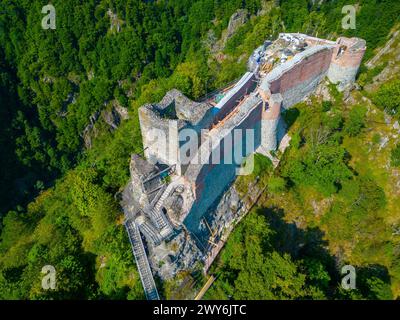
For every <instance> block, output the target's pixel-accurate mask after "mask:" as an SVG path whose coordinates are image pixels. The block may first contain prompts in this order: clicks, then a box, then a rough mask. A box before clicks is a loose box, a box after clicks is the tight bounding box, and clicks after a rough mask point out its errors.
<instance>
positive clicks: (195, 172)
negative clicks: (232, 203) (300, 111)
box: [184, 94, 262, 241]
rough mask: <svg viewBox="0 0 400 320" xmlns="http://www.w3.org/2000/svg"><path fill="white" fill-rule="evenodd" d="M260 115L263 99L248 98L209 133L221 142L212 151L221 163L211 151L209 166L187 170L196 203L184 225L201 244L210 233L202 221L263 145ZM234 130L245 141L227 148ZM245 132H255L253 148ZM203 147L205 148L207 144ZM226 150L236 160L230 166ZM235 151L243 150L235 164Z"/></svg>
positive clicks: (234, 141)
mask: <svg viewBox="0 0 400 320" xmlns="http://www.w3.org/2000/svg"><path fill="white" fill-rule="evenodd" d="M261 112H262V101H261V99H260V98H259V97H258V96H257V95H256V94H253V95H251V96H250V97H248V100H246V102H245V103H244V104H243V105H241V108H240V112H238V114H236V115H235V116H233V117H231V118H230V119H228V120H227V121H226V123H224V125H223V126H221V127H219V128H218V129H217V130H215V131H211V132H210V135H212V136H213V138H214V139H216V141H219V143H218V144H217V145H216V146H215V148H213V149H212V152H219V155H220V164H213V163H212V160H213V159H212V152H211V150H210V152H209V153H208V155H207V157H208V164H197V165H196V164H193V165H190V166H189V168H188V170H187V171H186V174H185V177H186V178H187V179H188V180H189V181H190V182H191V185H192V189H193V190H194V193H195V201H194V203H193V206H192V208H191V210H190V212H189V213H188V216H187V218H186V219H185V220H184V224H185V226H186V227H187V229H188V230H189V231H190V232H191V233H194V234H195V235H196V238H198V239H202V241H203V240H204V241H207V240H206V239H203V238H204V237H206V236H207V232H208V231H207V229H204V227H203V228H202V224H201V223H200V222H201V219H202V218H203V217H204V216H205V213H206V212H208V211H209V210H210V209H211V208H212V207H213V205H214V204H216V203H217V202H218V200H219V198H220V197H221V195H222V194H223V193H224V191H226V189H227V188H228V187H229V186H230V185H231V183H232V182H233V181H234V179H235V177H236V175H237V169H238V167H239V166H240V165H241V164H242V162H243V160H244V159H245V157H246V156H248V155H249V154H251V153H253V152H254V151H255V150H256V149H257V148H258V147H259V145H260V144H261V121H260V120H261ZM235 129H241V131H242V139H233V145H229V146H228V147H227V145H226V144H225V142H226V141H227V140H225V138H226V136H227V134H232V136H233V132H234V130H235ZM246 129H251V130H253V133H254V146H249V145H246V134H245V133H246V131H245V130H246ZM228 141H229V139H228ZM206 143H207V142H206ZM202 147H203V148H204V145H202ZM227 148H229V153H230V155H231V157H232V159H233V161H232V163H231V164H229V163H226V162H227V161H226V160H227V159H225V158H224V157H225V156H226V155H227V154H225V153H224V152H225V151H226V150H227ZM204 149H207V148H204ZM200 150H202V148H200ZM234 150H236V151H237V150H241V151H242V156H241V158H240V159H236V161H235V157H234V154H233V152H234ZM200 152H202V151H200ZM229 153H228V154H229ZM207 157H206V158H207Z"/></svg>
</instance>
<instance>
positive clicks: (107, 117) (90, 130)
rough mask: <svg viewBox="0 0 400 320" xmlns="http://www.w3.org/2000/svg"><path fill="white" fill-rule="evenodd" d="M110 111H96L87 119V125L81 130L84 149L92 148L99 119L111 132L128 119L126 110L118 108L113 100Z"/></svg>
mask: <svg viewBox="0 0 400 320" xmlns="http://www.w3.org/2000/svg"><path fill="white" fill-rule="evenodd" d="M112 105H113V107H112V109H111V111H105V110H104V111H102V112H100V111H96V112H95V113H94V114H93V115H91V116H90V118H89V124H88V125H87V126H86V128H85V129H84V130H83V133H82V137H83V141H84V144H85V148H86V149H90V148H91V147H92V139H93V138H95V137H97V135H98V130H97V129H96V123H97V121H98V120H99V119H100V117H101V119H103V121H104V122H105V123H106V124H108V125H109V127H110V130H111V131H113V130H115V129H117V128H118V126H119V125H120V124H121V121H122V120H126V119H128V118H129V114H128V109H126V108H124V107H122V106H120V105H119V104H118V102H116V101H115V100H114V101H113V102H112Z"/></svg>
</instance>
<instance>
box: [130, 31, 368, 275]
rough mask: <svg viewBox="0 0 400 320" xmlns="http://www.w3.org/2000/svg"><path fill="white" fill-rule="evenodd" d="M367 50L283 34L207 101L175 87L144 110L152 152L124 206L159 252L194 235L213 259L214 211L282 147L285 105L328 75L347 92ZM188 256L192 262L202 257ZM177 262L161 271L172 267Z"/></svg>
mask: <svg viewBox="0 0 400 320" xmlns="http://www.w3.org/2000/svg"><path fill="white" fill-rule="evenodd" d="M365 50H366V43H365V41H364V40H362V39H358V38H344V37H341V38H339V39H337V41H330V40H325V39H319V38H316V37H311V36H308V35H304V34H299V33H293V34H292V33H282V34H280V35H279V38H278V39H277V40H275V41H273V42H272V41H266V42H265V43H264V44H263V45H262V46H260V47H259V48H257V49H256V50H255V51H254V53H253V54H252V55H251V56H250V58H249V61H248V72H246V73H245V74H244V75H243V76H242V78H241V79H240V80H238V81H237V82H236V83H235V84H233V85H230V86H229V87H227V88H225V89H222V90H220V91H219V92H217V93H215V94H214V95H212V96H208V97H207V100H205V101H202V102H196V101H192V100H190V99H189V98H188V97H186V96H185V95H184V94H182V93H181V92H180V91H178V90H176V89H174V90H171V91H169V92H168V93H167V94H166V95H165V96H164V97H163V99H162V100H161V101H160V102H158V103H153V104H146V105H144V106H142V107H140V108H139V121H140V129H141V132H142V137H143V146H144V156H145V159H142V158H141V157H138V156H133V157H132V160H131V181H130V183H129V184H128V186H127V188H126V190H125V192H124V199H125V200H124V210H125V213H126V214H125V215H126V217H127V219H128V220H132V219H133V220H134V221H135V223H136V224H137V225H138V226H139V228H138V230H140V232H141V233H142V234H143V235H144V236H145V237H146V239H147V240H148V241H149V243H150V244H152V245H151V246H152V250H156V248H157V247H158V246H159V245H160V244H161V243H162V242H163V241H164V240H166V239H169V241H174V240H171V239H178V238H179V239H182V238H183V237H184V236H183V234H185V237H186V238H185V239H186V240H185V241H188V243H190V246H191V247H193V248H194V247H196V245H197V250H198V251H197V253H196V254H194V255H192V258H193V257H195V256H196V257H198V255H203V258H204V259H205V257H206V254H207V252H208V251H209V248H210V247H209V243H207V242H208V240H207V239H208V237H210V234H211V233H212V232H211V230H210V228H209V226H208V224H207V219H210V220H211V222H210V223H211V224H212V223H213V222H212V214H210V212H212V210H213V208H215V207H216V205H218V203H219V201H220V199H221V197H222V195H223V194H224V193H225V192H226V191H227V189H229V187H230V186H231V184H232V182H233V181H234V179H235V177H236V176H237V175H238V172H240V170H241V166H242V165H243V163H244V162H245V160H246V159H248V157H249V156H251V155H252V154H254V153H255V152H258V153H262V154H264V155H267V156H270V152H271V151H272V150H276V149H277V147H278V145H279V136H282V132H283V133H284V131H285V125H284V123H283V121H282V119H281V113H282V111H283V110H285V109H288V108H290V107H292V106H293V105H295V104H296V103H299V102H301V101H303V100H304V99H305V98H306V97H308V96H309V95H311V94H313V93H314V92H315V90H316V88H317V86H318V85H319V84H320V83H321V81H322V80H323V79H324V78H328V79H329V80H330V81H331V82H332V83H334V84H337V86H338V88H339V90H342V89H343V88H345V87H346V86H350V85H352V84H353V82H354V81H355V78H356V75H357V72H358V69H359V67H360V64H361V61H362V59H363V56H364V53H365ZM238 150H239V152H237V151H238ZM216 159H217V161H216ZM246 165H247V161H246ZM167 178H168V179H167ZM230 219H233V218H232V217H230ZM204 220H205V221H206V222H205V223H204ZM216 223H217V222H216ZM205 225H207V227H206V226H205ZM186 231H188V235H190V236H188V235H187V234H186V233H185V232H186ZM180 241H181V240H180ZM176 259H178V258H176ZM179 259H183V260H184V258H182V257H181V258H179ZM185 259H186V260H185V261H186V262H185V263H186V264H191V263H193V261H192V260H193V259H194V258H193V259H192V260H191V259H189V258H185ZM171 264H173V263H172V262H171ZM152 267H153V268H158V267H157V266H154V265H153V266H152ZM168 268H169V267H168V264H166V265H165V266H163V270H164V271H160V272H164V273H165V274H168V272H172V271H168V272H167V271H165V270H170V269H168ZM171 270H172V269H171ZM174 270H175V269H174Z"/></svg>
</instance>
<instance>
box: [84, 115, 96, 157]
mask: <svg viewBox="0 0 400 320" xmlns="http://www.w3.org/2000/svg"><path fill="white" fill-rule="evenodd" d="M99 116H100V112H98V111H97V112H95V113H94V114H93V115H91V116H90V118H89V124H88V125H87V126H86V128H85V129H84V130H83V133H82V137H83V141H84V143H85V148H86V149H90V148H91V147H92V138H93V137H96V136H97V134H98V131H97V129H96V127H95V124H96V121H97V120H98V119H99Z"/></svg>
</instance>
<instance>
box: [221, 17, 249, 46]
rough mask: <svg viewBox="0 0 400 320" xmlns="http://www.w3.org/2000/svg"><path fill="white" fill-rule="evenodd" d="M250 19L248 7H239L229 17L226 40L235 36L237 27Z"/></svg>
mask: <svg viewBox="0 0 400 320" xmlns="http://www.w3.org/2000/svg"><path fill="white" fill-rule="evenodd" d="M248 20H249V13H248V11H247V10H246V9H239V10H238V11H236V12H235V13H234V14H233V15H232V16H231V18H230V19H229V24H228V29H227V34H226V38H225V41H226V40H228V39H229V38H231V37H232V36H233V34H234V33H235V32H236V30H237V29H239V28H240V27H241V26H242V25H244V24H245V23H246V22H247V21H248Z"/></svg>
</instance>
